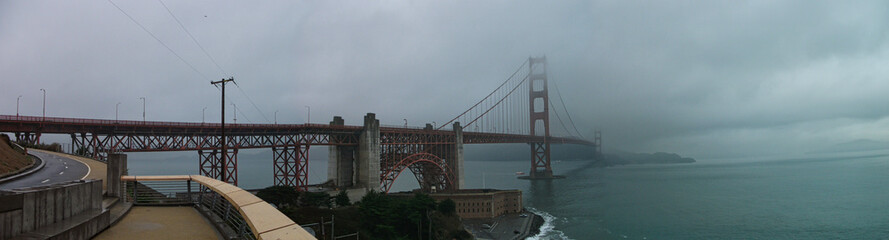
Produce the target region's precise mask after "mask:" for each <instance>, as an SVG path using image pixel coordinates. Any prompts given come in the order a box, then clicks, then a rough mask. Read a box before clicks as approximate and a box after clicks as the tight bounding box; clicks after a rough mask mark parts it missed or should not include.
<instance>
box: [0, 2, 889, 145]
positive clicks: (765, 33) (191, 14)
mask: <svg viewBox="0 0 889 240" xmlns="http://www.w3.org/2000/svg"><path fill="white" fill-rule="evenodd" d="M116 3H117V4H118V5H119V6H120V7H121V8H123V9H124V10H126V11H127V12H128V13H129V14H131V15H132V16H133V17H134V18H136V19H137V20H138V21H139V22H140V23H141V24H143V25H144V26H145V27H146V28H148V29H149V30H150V31H151V32H152V33H154V34H155V35H156V36H157V37H158V38H159V39H161V40H162V41H163V42H164V43H166V44H167V45H168V46H169V47H170V48H172V49H173V50H174V51H176V52H177V53H178V54H179V55H180V56H182V57H183V58H184V59H186V60H187V61H188V62H189V63H191V64H192V65H194V67H195V68H196V69H198V70H199V71H200V72H201V74H203V75H204V76H201V74H198V73H195V72H194V71H192V70H191V69H190V68H189V67H188V66H187V65H186V64H184V63H182V62H181V61H179V60H178V59H177V58H176V57H175V56H174V55H173V54H172V53H170V52H169V51H167V50H166V49H164V47H163V46H161V45H160V44H158V43H157V42H156V41H155V40H154V39H152V38H151V37H150V36H148V34H146V33H145V32H143V31H142V30H141V29H139V27H138V26H136V25H135V24H133V23H132V22H130V21H129V19H127V18H126V16H124V15H123V14H122V13H120V12H119V11H118V10H117V9H115V8H114V7H113V6H111V4H109V3H108V2H104V1H93V2H76V3H72V2H64V1H59V2H30V1H27V2H26V1H5V2H2V3H0V75H2V77H3V80H2V81H3V83H4V84H3V85H4V87H3V88H2V89H0V96H5V97H4V98H5V99H6V100H3V101H2V102H4V103H5V104H2V105H0V112H2V113H4V114H14V112H15V105H14V102H13V101H14V100H15V99H14V98H15V97H17V96H18V95H24V97H23V98H24V99H23V102H22V113H23V114H26V115H39V114H40V103H41V100H40V98H41V93H40V91H39V90H38V89H40V88H46V89H47V92H48V95H47V111H48V115H51V116H66V117H95V118H113V117H114V105H115V104H116V103H117V102H121V103H122V104H121V114H120V116H121V118H123V119H140V118H141V101H140V100H139V99H138V97H140V96H146V97H147V98H148V118H149V119H150V120H164V121H200V117H201V109H202V108H203V107H208V109H207V116H208V117H207V119H208V120H209V119H213V120H214V121H216V120H217V119H218V114H219V110H218V90H216V88H214V87H212V86H210V85H209V83H208V81H209V80H217V79H220V78H223V77H228V76H227V75H232V76H234V77H235V78H236V80H238V81H239V85H240V86H241V88H242V89H243V90H244V91H245V92H247V94H249V96H250V98H251V99H252V100H253V101H254V102H256V104H257V105H258V107H259V108H260V109H261V111H262V112H263V113H265V117H263V116H261V115H260V113H259V111H257V110H255V109H254V108H253V106H251V104H250V102H249V101H248V100H247V99H246V98H245V97H244V96H243V95H242V94H240V92H238V90H237V89H233V90H232V91H230V92H229V96H231V100H232V101H234V102H235V103H236V104H237V105H238V108H239V109H240V110H241V111H243V113H244V115H246V117H248V118H249V119H250V120H252V121H253V122H266V120H265V118H269V119H271V118H272V115H273V113H274V112H275V111H276V110H277V111H279V113H278V119H279V122H294V123H301V122H304V121H305V117H306V116H305V115H306V113H305V108H304V106H306V105H308V106H311V107H312V120H313V122H326V121H329V119H330V118H331V116H333V115H342V116H344V117H345V118H346V120H347V123H351V124H358V123H359V121H360V119H361V116H362V115H363V114H364V113H366V112H376V113H377V114H378V116H379V117H380V119H381V121H382V122H383V124H393V125H400V124H402V119H403V118H407V119H408V120H409V122H410V123H411V125H420V124H421V123H423V122H432V121H437V122H439V123H441V122H443V121H446V120H448V119H450V118H451V117H453V116H455V115H456V114H458V113H459V112H461V111H462V110H465V109H466V108H468V107H469V106H470V105H471V104H472V103H474V102H475V101H477V100H478V99H479V98H481V97H483V96H484V95H485V94H487V93H488V92H489V91H491V90H492V89H493V88H495V87H496V86H497V85H498V84H499V83H500V82H501V81H502V80H504V79H505V78H506V77H508V75H509V74H511V73H512V71H513V70H514V68H515V67H516V66H518V65H519V64H520V63H521V62H522V61H523V60H524V59H525V58H527V57H528V56H529V55H543V54H545V55H547V57H548V60H549V67H550V69H549V70H550V77H551V79H552V81H553V82H554V83H555V84H558V87H559V88H560V90H561V92H562V94H563V95H564V98H565V101H566V102H567V105H568V108H569V109H570V110H571V111H572V114H573V117H574V118H575V119H574V120H575V122H578V125H579V126H578V127H579V128H580V130H581V131H582V132H584V133H585V134H587V135H592V134H591V133H592V131H594V129H601V130H603V132H604V133H605V141H606V144H607V145H609V146H612V147H617V148H622V149H628V150H636V151H677V152H680V153H684V154H690V155H692V156H704V157H711V156H713V157H715V156H726V155H738V154H750V153H776V152H786V151H797V152H798V151H806V150H807V149H814V148H818V147H823V146H825V145H830V144H834V143H837V142H842V141H848V140H854V139H858V138H872V139H884V140H885V139H889V134H886V133H884V132H881V131H880V130H879V129H886V127H887V125H889V120H887V114H886V109H889V106H887V103H886V101H885V99H884V97H883V96H884V95H885V94H884V93H885V92H887V90H889V81H885V80H884V79H885V78H886V76H887V75H889V70H885V69H886V68H885V67H883V66H886V65H887V63H889V61H887V59H889V58H887V57H889V45H887V44H886V40H885V39H886V38H885V36H886V31H887V24H886V23H887V22H889V14H887V13H886V11H885V10H886V9H887V6H886V5H887V4H886V3H885V2H880V1H874V2H856V3H855V4H848V3H839V2H811V1H780V2H776V1H680V2H648V1H596V2H586V1H578V2H556V3H552V2H512V1H510V2H506V1H504V2H493V1H491V2H471V1H449V2H364V1H361V2H358V1H356V2H347V3H344V2H336V3H330V2H290V1H280V2H263V3H237V2H225V3H219V2H216V1H187V2H177V1H167V2H166V3H167V5H168V6H169V7H170V9H171V10H172V11H173V12H174V13H175V14H176V15H177V17H179V19H180V20H181V21H182V23H183V24H184V25H185V26H186V27H188V29H189V30H190V31H191V32H192V34H193V35H194V36H195V37H196V38H197V39H198V40H199V41H200V43H201V44H202V45H203V46H204V48H205V49H207V51H208V52H209V53H210V54H211V55H213V57H214V58H215V59H216V60H217V61H218V63H219V64H220V65H221V66H222V68H223V69H224V70H225V74H224V73H222V71H219V70H218V69H217V68H216V67H215V66H214V65H213V64H212V63H211V62H210V61H209V60H208V59H207V58H206V57H205V56H204V55H203V53H202V52H201V51H200V49H199V48H198V47H197V46H195V45H194V44H193V43H192V42H191V40H190V39H189V38H188V36H187V35H186V34H185V33H184V32H183V31H182V30H181V29H179V27H178V25H177V24H176V22H175V21H174V20H173V19H172V18H171V17H170V16H169V15H168V14H167V12H166V10H164V9H163V7H162V6H161V5H160V4H159V3H157V2H153V1H144V2H125V1H120V2H116ZM205 16H206V17H205ZM226 74H227V75H226ZM238 121H239V122H245V121H246V119H244V118H243V117H239V120H238ZM555 128H558V127H555Z"/></svg>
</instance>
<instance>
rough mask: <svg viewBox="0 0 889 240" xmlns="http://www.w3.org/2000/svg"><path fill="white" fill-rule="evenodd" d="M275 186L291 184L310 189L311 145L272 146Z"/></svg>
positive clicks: (301, 189) (302, 188)
mask: <svg viewBox="0 0 889 240" xmlns="http://www.w3.org/2000/svg"><path fill="white" fill-rule="evenodd" d="M272 155H273V158H274V162H275V164H274V165H275V166H274V175H275V178H274V184H275V186H291V187H294V188H296V189H297V190H299V191H306V190H308V185H309V145H295V146H284V147H272Z"/></svg>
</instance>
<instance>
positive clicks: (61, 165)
mask: <svg viewBox="0 0 889 240" xmlns="http://www.w3.org/2000/svg"><path fill="white" fill-rule="evenodd" d="M28 151H29V153H31V154H34V156H37V157H38V158H40V159H42V160H43V162H45V165H44V166H43V169H40V170H38V171H36V172H34V173H32V174H30V175H27V176H24V177H21V178H18V179H15V180H12V181H9V182H6V183H3V184H0V189H7V190H8V189H15V188H23V187H34V186H43V185H49V184H53V183H59V182H67V181H72V180H80V179H83V177H84V176H86V175H87V174H88V173H89V172H90V168H89V167H88V166H87V165H86V164H84V163H83V162H80V161H77V160H74V159H71V158H67V157H63V156H59V155H55V154H50V153H48V152H45V151H36V150H34V149H28Z"/></svg>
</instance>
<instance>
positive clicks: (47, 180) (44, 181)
mask: <svg viewBox="0 0 889 240" xmlns="http://www.w3.org/2000/svg"><path fill="white" fill-rule="evenodd" d="M46 182H49V178H47V179H46V180H43V181H41V182H40V183H46Z"/></svg>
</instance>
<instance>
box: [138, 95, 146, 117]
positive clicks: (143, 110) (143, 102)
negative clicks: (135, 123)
mask: <svg viewBox="0 0 889 240" xmlns="http://www.w3.org/2000/svg"><path fill="white" fill-rule="evenodd" d="M139 99H142V123H145V97H139Z"/></svg>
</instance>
